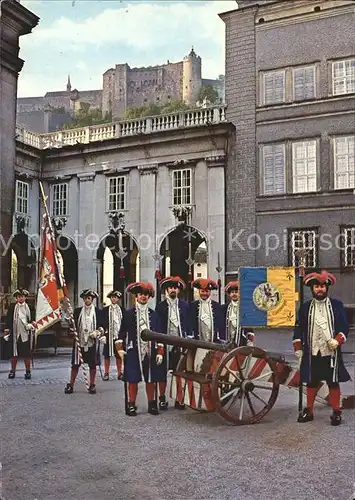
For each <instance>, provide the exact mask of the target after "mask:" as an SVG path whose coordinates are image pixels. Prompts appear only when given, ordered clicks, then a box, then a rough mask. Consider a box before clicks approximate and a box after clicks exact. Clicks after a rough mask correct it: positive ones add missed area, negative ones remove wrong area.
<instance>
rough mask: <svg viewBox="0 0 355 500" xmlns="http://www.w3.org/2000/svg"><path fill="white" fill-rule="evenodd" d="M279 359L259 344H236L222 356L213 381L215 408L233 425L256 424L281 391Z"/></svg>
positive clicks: (269, 408)
mask: <svg viewBox="0 0 355 500" xmlns="http://www.w3.org/2000/svg"><path fill="white" fill-rule="evenodd" d="M279 385H280V384H279V380H278V377H277V373H276V363H275V361H273V360H272V359H270V358H269V357H268V356H267V354H266V352H265V351H263V350H262V349H260V348H258V347H237V348H236V349H233V351H231V352H229V353H227V354H226V355H225V356H224V357H223V358H222V360H221V362H220V364H219V365H218V368H217V370H216V372H215V373H214V375H213V381H212V399H213V403H214V406H215V410H216V412H217V413H218V414H219V415H220V416H221V417H222V418H223V419H225V420H227V421H228V422H231V423H232V424H234V425H245V424H254V423H255V422H258V421H259V420H261V419H262V418H263V417H264V416H265V415H266V414H267V413H268V412H269V411H270V410H271V408H272V407H273V406H274V404H275V401H276V399H277V395H278V393H279Z"/></svg>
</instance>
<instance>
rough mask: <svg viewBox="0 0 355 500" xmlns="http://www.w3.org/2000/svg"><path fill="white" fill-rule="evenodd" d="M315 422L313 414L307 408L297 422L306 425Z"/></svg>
mask: <svg viewBox="0 0 355 500" xmlns="http://www.w3.org/2000/svg"><path fill="white" fill-rule="evenodd" d="M312 420H313V413H310V411H309V409H308V408H305V409H304V410H303V411H302V412H301V413H300V414H299V415H298V419H297V422H300V423H304V422H312Z"/></svg>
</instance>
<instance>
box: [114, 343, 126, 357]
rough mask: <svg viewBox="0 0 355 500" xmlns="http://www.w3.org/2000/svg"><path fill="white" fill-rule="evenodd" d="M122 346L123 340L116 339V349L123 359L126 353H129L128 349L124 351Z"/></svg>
mask: <svg viewBox="0 0 355 500" xmlns="http://www.w3.org/2000/svg"><path fill="white" fill-rule="evenodd" d="M122 346H123V342H122V340H115V347H116V351H117V354H118V355H119V357H120V358H121V359H122V360H123V358H124V357H125V355H126V354H127V353H126V351H124V350H123V349H122Z"/></svg>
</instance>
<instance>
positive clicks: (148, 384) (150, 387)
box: [145, 382, 155, 401]
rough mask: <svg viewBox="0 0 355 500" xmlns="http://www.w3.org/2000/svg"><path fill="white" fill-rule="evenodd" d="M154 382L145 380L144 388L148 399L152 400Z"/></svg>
mask: <svg viewBox="0 0 355 500" xmlns="http://www.w3.org/2000/svg"><path fill="white" fill-rule="evenodd" d="M154 389H155V388H154V382H146V384H145V390H146V392H147V398H148V401H154V399H155V397H154V396H155V390H154Z"/></svg>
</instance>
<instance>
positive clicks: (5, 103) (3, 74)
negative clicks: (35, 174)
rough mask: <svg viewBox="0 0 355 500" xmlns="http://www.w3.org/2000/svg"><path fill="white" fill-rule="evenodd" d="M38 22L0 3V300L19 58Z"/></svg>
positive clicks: (11, 1) (5, 279) (6, 277)
mask: <svg viewBox="0 0 355 500" xmlns="http://www.w3.org/2000/svg"><path fill="white" fill-rule="evenodd" d="M38 20H39V19H38V17H37V16H35V15H34V14H33V13H32V12H30V11H29V10H27V9H26V8H25V7H24V6H23V5H21V4H20V3H19V2H16V1H15V0H2V1H1V2H0V47H1V52H0V117H1V118H0V119H1V121H0V235H1V258H0V298H1V296H2V294H3V293H7V292H8V291H9V285H10V259H9V255H7V254H6V252H5V248H4V247H6V246H7V245H8V243H9V242H10V241H11V234H12V214H13V210H14V204H13V200H14V189H15V169H14V164H15V156H16V144H15V130H16V123H15V120H16V96H17V79H18V74H19V72H20V71H21V69H22V66H23V64H24V61H23V60H22V59H20V58H19V39H20V36H22V35H26V34H28V33H31V31H32V29H33V28H34V27H35V26H36V25H37V23H38ZM1 315H2V304H1V302H0V318H1Z"/></svg>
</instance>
